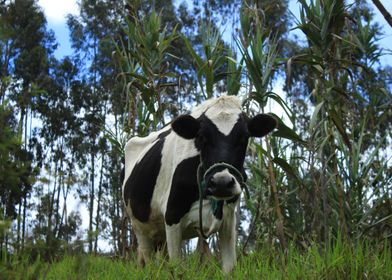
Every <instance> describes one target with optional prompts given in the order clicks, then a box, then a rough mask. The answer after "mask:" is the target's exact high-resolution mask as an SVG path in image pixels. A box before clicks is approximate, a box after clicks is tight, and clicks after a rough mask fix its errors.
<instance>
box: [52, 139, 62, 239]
mask: <svg viewBox="0 0 392 280" xmlns="http://www.w3.org/2000/svg"><path fill="white" fill-rule="evenodd" d="M63 141H64V138H63V137H62V138H61V143H60V156H61V158H60V166H59V183H58V189H57V196H56V200H55V203H56V208H55V210H54V213H55V214H58V213H59V212H60V195H61V189H62V188H64V174H63V155H64V154H63ZM59 224H60V220H59V218H58V215H56V216H55V226H54V230H53V236H57V235H58V230H59Z"/></svg>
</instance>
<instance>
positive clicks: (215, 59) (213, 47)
mask: <svg viewBox="0 0 392 280" xmlns="http://www.w3.org/2000/svg"><path fill="white" fill-rule="evenodd" d="M199 32H200V35H201V38H202V50H203V55H198V54H197V52H196V51H195V50H194V49H193V46H192V45H191V43H190V42H189V40H188V39H187V38H186V37H185V36H182V38H183V40H184V42H185V45H186V47H187V49H188V51H189V53H190V54H191V56H192V58H193V60H194V62H195V70H196V71H197V81H198V83H199V86H200V88H201V90H202V93H203V95H204V98H205V99H208V98H211V97H213V95H214V84H215V83H217V82H218V81H220V80H222V79H223V78H225V77H226V76H227V77H230V76H231V75H233V76H232V78H230V79H231V80H230V81H229V82H230V87H229V90H230V93H229V94H234V93H236V91H237V92H238V89H239V87H240V86H239V78H240V74H241V69H242V68H239V71H237V70H236V66H235V62H234V61H233V58H231V53H230V55H229V56H227V53H228V50H227V49H226V48H225V46H224V43H223V40H222V38H221V34H220V33H219V31H218V29H217V28H216V27H215V26H213V25H212V24H211V23H210V22H208V23H204V22H202V23H201V26H200V29H199ZM227 63H229V67H230V69H229V73H227V72H225V71H224V70H223V69H224V68H225V64H227ZM230 63H231V65H230ZM233 63H234V64H233ZM231 71H232V72H231ZM237 88H238V89H237Z"/></svg>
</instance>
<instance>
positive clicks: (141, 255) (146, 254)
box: [135, 232, 154, 266]
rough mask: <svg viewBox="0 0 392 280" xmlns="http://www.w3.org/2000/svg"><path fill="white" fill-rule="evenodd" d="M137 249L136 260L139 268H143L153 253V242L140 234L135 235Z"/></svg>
mask: <svg viewBox="0 0 392 280" xmlns="http://www.w3.org/2000/svg"><path fill="white" fill-rule="evenodd" d="M135 234H136V238H137V242H138V248H137V253H138V256H137V259H138V263H139V265H140V266H144V265H145V264H146V262H148V261H149V260H150V258H151V254H152V252H153V251H154V242H153V240H151V238H149V237H148V236H146V235H144V234H140V233H137V232H136V233H135Z"/></svg>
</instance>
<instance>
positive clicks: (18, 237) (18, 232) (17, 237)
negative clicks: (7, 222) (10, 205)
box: [16, 199, 22, 253]
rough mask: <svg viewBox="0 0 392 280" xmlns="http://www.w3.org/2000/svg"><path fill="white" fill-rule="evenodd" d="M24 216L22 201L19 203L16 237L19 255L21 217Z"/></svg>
mask: <svg viewBox="0 0 392 280" xmlns="http://www.w3.org/2000/svg"><path fill="white" fill-rule="evenodd" d="M21 214H22V199H21V200H20V201H19V206H18V224H17V230H16V231H17V236H16V251H17V252H18V253H19V250H20V217H21Z"/></svg>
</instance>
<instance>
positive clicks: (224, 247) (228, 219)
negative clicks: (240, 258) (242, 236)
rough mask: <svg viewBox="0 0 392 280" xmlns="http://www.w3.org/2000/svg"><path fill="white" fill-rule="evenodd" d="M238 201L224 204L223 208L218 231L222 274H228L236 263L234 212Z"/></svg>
mask: <svg viewBox="0 0 392 280" xmlns="http://www.w3.org/2000/svg"><path fill="white" fill-rule="evenodd" d="M238 201H239V200H237V202H235V203H230V204H225V205H224V206H223V223H222V227H221V228H220V230H219V240H220V244H221V256H222V268H223V272H225V273H228V272H230V271H231V270H232V269H233V267H234V266H235V264H236V262H237V256H236V251H235V248H236V240H237V231H236V227H235V226H236V220H237V218H236V212H237V205H238Z"/></svg>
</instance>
